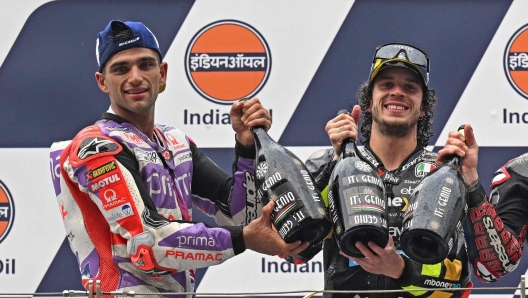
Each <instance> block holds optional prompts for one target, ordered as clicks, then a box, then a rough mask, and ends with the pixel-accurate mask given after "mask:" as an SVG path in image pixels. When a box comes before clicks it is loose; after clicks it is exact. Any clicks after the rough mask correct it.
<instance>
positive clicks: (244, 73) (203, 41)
mask: <svg viewBox="0 0 528 298" xmlns="http://www.w3.org/2000/svg"><path fill="white" fill-rule="evenodd" d="M270 70H271V53H270V50H269V47H268V44H267V43H266V40H264V38H263V37H262V35H261V34H260V33H259V32H258V31H257V30H256V29H255V28H253V27H251V26H250V25H248V24H245V23H243V22H240V21H235V20H223V21H217V22H214V23H211V24H209V25H207V26H205V27H203V28H202V29H200V31H198V33H196V35H195V36H194V37H193V39H192V40H191V42H190V43H189V46H188V47H187V51H186V54H185V71H186V73H187V78H188V79H189V82H190V83H191V85H192V86H193V88H194V89H195V90H196V91H197V92H198V93H199V94H200V95H201V96H203V97H204V98H206V99H207V100H210V101H212V102H215V103H219V104H232V103H233V102H235V101H237V100H240V99H242V98H251V97H253V96H254V95H255V94H257V93H258V92H259V91H260V90H261V89H262V87H263V86H264V85H265V84H266V81H267V80H268V77H269V74H270Z"/></svg>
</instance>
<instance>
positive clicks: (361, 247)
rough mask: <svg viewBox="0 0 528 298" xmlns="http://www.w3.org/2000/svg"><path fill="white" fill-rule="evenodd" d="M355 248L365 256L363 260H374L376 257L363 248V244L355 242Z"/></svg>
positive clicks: (366, 248) (365, 247)
mask: <svg viewBox="0 0 528 298" xmlns="http://www.w3.org/2000/svg"><path fill="white" fill-rule="evenodd" d="M356 247H357V249H359V251H360V252H361V253H362V254H363V255H364V256H365V258H371V259H372V258H374V257H375V256H376V255H374V253H373V252H372V251H371V250H370V249H369V248H368V247H367V246H365V245H364V244H363V243H361V242H359V241H358V242H356Z"/></svg>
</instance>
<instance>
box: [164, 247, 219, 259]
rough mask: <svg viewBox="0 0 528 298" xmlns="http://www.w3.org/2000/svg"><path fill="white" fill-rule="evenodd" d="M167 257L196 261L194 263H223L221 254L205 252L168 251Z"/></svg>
mask: <svg viewBox="0 0 528 298" xmlns="http://www.w3.org/2000/svg"><path fill="white" fill-rule="evenodd" d="M165 257H166V258H169V257H172V258H175V259H182V260H194V261H222V260H223V259H222V254H220V253H216V254H213V253H203V252H187V253H186V252H183V251H174V250H167V251H166V253H165Z"/></svg>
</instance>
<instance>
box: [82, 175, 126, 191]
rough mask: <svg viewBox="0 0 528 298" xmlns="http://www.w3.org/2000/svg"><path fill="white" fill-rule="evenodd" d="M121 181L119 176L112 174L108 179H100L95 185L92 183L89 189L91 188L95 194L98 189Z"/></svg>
mask: <svg viewBox="0 0 528 298" xmlns="http://www.w3.org/2000/svg"><path fill="white" fill-rule="evenodd" d="M120 180H121V179H120V178H119V175H118V174H114V175H112V176H110V177H106V178H104V179H101V180H99V181H97V182H95V183H93V184H92V185H91V186H90V187H91V188H92V191H93V192H95V191H98V190H99V189H101V188H103V187H105V186H108V185H110V184H112V183H114V182H117V181H120Z"/></svg>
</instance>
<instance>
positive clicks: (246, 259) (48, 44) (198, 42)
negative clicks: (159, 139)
mask: <svg viewBox="0 0 528 298" xmlns="http://www.w3.org/2000/svg"><path fill="white" fill-rule="evenodd" d="M0 7H1V9H0V28H2V42H0V90H2V93H1V95H0V110H1V111H2V113H1V115H2V116H1V117H0V131H1V137H0V292H2V293H10V292H23V293H28V292H35V291H39V292H60V291H62V290H65V289H81V285H80V274H79V272H78V269H77V264H76V261H75V258H74V256H73V254H72V253H71V251H70V249H69V245H68V241H67V239H66V233H65V231H64V228H63V225H62V218H61V217H62V216H64V214H62V213H61V212H60V209H59V208H58V206H57V202H56V199H55V197H54V192H53V188H52V187H53V186H52V183H51V175H57V169H56V165H57V161H56V160H50V159H49V156H48V147H49V146H50V145H51V143H52V142H54V141H59V140H68V139H71V138H72V137H73V136H74V135H75V133H76V132H77V131H79V130H80V129H81V128H83V127H84V126H86V125H89V124H91V123H93V122H94V121H95V120H97V119H98V118H99V117H100V115H101V114H102V113H103V112H104V111H105V110H106V109H107V108H108V98H107V97H106V95H104V94H102V93H101V92H100V91H99V89H98V88H97V85H96V83H95V80H94V73H95V71H96V70H97V63H96V59H95V40H96V36H97V33H98V32H99V31H100V30H102V29H103V28H104V27H105V26H106V24H107V23H108V21H109V20H111V19H120V20H137V21H142V22H144V23H145V24H146V25H147V26H149V28H150V29H151V30H152V31H153V32H154V33H155V34H156V36H157V37H158V41H159V43H160V47H161V50H162V52H163V54H164V55H165V60H166V61H167V62H168V63H169V74H168V85H167V89H166V91H165V92H164V93H163V94H162V95H160V97H159V99H158V108H157V115H156V117H157V121H159V122H160V123H164V124H168V125H171V126H176V127H178V128H181V129H182V130H183V131H185V132H186V133H187V134H188V135H190V136H191V137H192V138H193V139H194V140H195V141H196V143H197V144H198V145H199V146H200V147H201V148H203V150H204V151H205V153H206V154H208V155H209V156H210V157H211V159H213V160H214V161H215V162H216V163H217V164H218V165H220V166H221V167H222V168H223V169H224V170H225V171H226V172H229V171H230V166H231V161H232V158H233V156H234V154H233V145H234V139H233V137H234V136H233V132H232V130H231V127H230V123H229V118H228V113H229V109H230V105H231V103H232V102H233V101H236V100H239V99H241V98H246V97H255V96H256V97H258V98H260V99H261V100H262V102H263V103H264V105H265V106H266V107H267V108H269V109H270V111H271V113H272V115H273V127H272V129H271V130H270V135H271V136H272V137H273V138H274V139H275V140H278V141H279V142H280V143H281V144H283V145H285V146H287V147H288V148H290V149H291V150H292V151H293V152H295V153H296V154H298V156H299V157H301V158H302V159H304V158H306V157H307V156H309V155H310V154H311V153H312V152H314V151H316V150H318V149H321V148H325V147H327V146H329V141H328V138H327V136H326V133H325V131H324V126H325V124H326V122H327V121H328V120H330V119H331V118H333V117H334V115H335V114H336V112H337V111H338V110H339V109H341V108H347V107H349V106H350V105H353V104H354V103H355V93H356V91H357V88H358V86H359V85H360V84H361V83H362V82H364V81H365V80H366V79H367V76H368V72H369V69H370V62H371V59H372V55H373V50H374V48H375V47H376V46H377V45H380V44H382V43H386V42H392V41H399V42H406V43H410V44H413V45H416V46H418V47H420V48H422V49H423V50H424V51H426V52H427V53H428V54H429V56H430V58H431V76H430V78H431V83H430V85H431V87H432V88H433V89H435V90H437V95H438V98H439V104H438V107H437V111H436V114H435V123H434V126H433V130H434V133H435V136H434V137H433V138H432V139H431V144H430V145H431V146H434V148H435V149H437V150H438V149H439V148H440V147H441V146H442V145H443V144H444V142H445V140H446V138H447V133H448V131H449V130H453V129H456V128H457V127H458V126H459V125H460V124H462V123H471V124H472V125H473V127H474V130H475V134H476V136H477V138H478V142H479V144H480V146H481V150H480V156H481V162H480V165H479V171H480V174H481V179H482V180H483V181H484V183H485V184H488V183H489V182H490V181H491V177H492V174H493V172H494V171H495V170H496V169H497V168H498V167H499V166H501V165H503V164H504V163H505V162H506V161H507V160H508V159H510V158H513V157H515V156H517V155H520V154H521V153H524V152H525V151H528V149H527V145H528V139H527V138H524V137H522V136H524V135H527V134H528V19H527V18H526V14H525V12H526V11H528V1H527V0H516V1H491V0H489V1H447V0H446V1H433V2H431V1H427V2H425V1H419V0H401V1H381V0H357V1H352V0H346V1H345V0H341V1H330V2H329V1H316V0H293V1H280V0H268V1H258V0H238V1H235V0H196V1H192V0H180V1H148V2H141V1H132V0H129V1H112V2H111V3H110V2H108V1H98V0H89V1H88V0H79V1H45V0H19V1H8V0H1V1H0ZM197 219H198V220H203V221H206V222H208V223H211V221H210V219H208V218H206V217H204V216H203V215H200V214H198V215H197ZM391 232H392V233H393V234H399V231H396V230H395V231H391ZM527 267H528V258H524V259H523V261H522V263H521V265H520V266H519V267H518V268H517V270H516V271H515V272H514V273H512V274H510V275H509V276H507V277H505V278H503V279H502V280H500V281H498V282H496V283H494V284H490V285H487V286H493V287H497V286H503V287H506V286H509V287H511V286H517V285H518V282H519V278H520V275H521V274H524V273H525V272H526V268H527ZM226 273H227V274H226ZM474 280H475V278H474ZM198 283H199V285H198V289H197V290H198V291H201V292H219V291H222V292H224V291H225V292H261V291H271V290H277V291H288V290H289V291H293V290H308V289H313V290H316V289H322V287H323V274H322V257H321V255H318V256H317V257H316V258H315V259H314V260H312V261H311V262H309V263H307V264H305V265H301V266H293V265H290V264H287V263H284V262H282V260H281V259H279V258H277V257H269V256H264V255H260V254H257V253H253V252H246V253H244V254H243V255H241V256H239V257H236V258H234V259H231V260H229V261H227V262H226V263H224V264H222V265H220V266H215V267H211V268H208V269H203V270H199V271H198ZM475 283H476V286H486V285H484V284H482V283H479V282H477V281H475ZM486 293H487V294H488V295H485V294H486ZM499 294H500V295H503V296H502V297H513V296H514V295H515V293H514V291H494V292H474V294H472V297H499ZM297 296H298V294H297Z"/></svg>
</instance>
